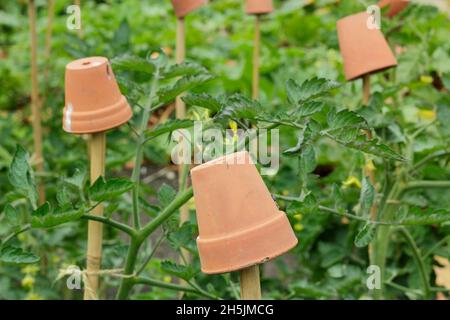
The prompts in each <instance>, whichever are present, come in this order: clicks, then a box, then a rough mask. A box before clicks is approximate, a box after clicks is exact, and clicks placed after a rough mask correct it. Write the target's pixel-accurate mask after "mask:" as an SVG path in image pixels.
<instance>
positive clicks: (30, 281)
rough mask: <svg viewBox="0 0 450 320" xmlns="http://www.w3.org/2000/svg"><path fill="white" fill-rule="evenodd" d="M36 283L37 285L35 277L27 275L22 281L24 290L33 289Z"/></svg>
mask: <svg viewBox="0 0 450 320" xmlns="http://www.w3.org/2000/svg"><path fill="white" fill-rule="evenodd" d="M34 283H35V280H34V277H33V276H31V275H29V274H27V275H26V276H25V277H24V278H23V279H22V287H24V288H28V289H31V288H32V287H33V286H34Z"/></svg>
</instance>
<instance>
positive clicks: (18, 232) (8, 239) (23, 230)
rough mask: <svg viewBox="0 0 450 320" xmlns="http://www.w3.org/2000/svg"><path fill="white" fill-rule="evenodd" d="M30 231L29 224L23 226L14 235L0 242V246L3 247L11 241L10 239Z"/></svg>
mask: <svg viewBox="0 0 450 320" xmlns="http://www.w3.org/2000/svg"><path fill="white" fill-rule="evenodd" d="M30 229H31V225H30V224H26V225H24V226H23V227H22V228H21V229H19V230H17V231H16V232H14V233H11V234H10V235H9V236H7V237H6V238H5V239H4V240H3V241H2V242H0V244H1V246H4V245H5V244H7V243H8V242H9V241H11V240H12V239H14V238H15V237H17V236H18V235H19V234H21V233H23V232H25V231H28V230H30ZM1 246H0V247H1Z"/></svg>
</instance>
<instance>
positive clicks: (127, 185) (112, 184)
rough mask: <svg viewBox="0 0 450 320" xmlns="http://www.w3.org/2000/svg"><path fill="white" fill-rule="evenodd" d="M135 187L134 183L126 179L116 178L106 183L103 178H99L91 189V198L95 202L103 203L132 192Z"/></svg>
mask: <svg viewBox="0 0 450 320" xmlns="http://www.w3.org/2000/svg"><path fill="white" fill-rule="evenodd" d="M133 186H134V184H133V182H131V181H130V180H128V179H125V178H115V179H110V180H108V181H105V179H104V178H103V177H99V178H98V179H97V180H96V181H95V183H94V184H93V185H92V186H91V187H90V188H89V196H90V199H91V200H93V201H97V202H103V201H106V200H111V199H113V198H116V197H118V196H120V195H122V194H124V193H125V192H127V191H129V190H131V189H132V188H133Z"/></svg>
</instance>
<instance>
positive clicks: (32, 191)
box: [8, 145, 38, 206]
mask: <svg viewBox="0 0 450 320" xmlns="http://www.w3.org/2000/svg"><path fill="white" fill-rule="evenodd" d="M8 178H9V181H10V182H11V184H12V185H13V186H14V188H16V190H17V191H18V192H19V193H20V194H21V195H22V196H24V197H26V198H28V200H29V201H30V203H31V204H32V205H33V206H35V205H36V204H37V199H38V194H37V191H36V184H35V182H34V175H33V170H32V169H31V167H30V165H29V163H28V153H27V152H26V151H25V149H24V148H22V147H21V146H20V145H17V149H16V152H15V154H14V157H13V160H12V162H11V165H10V168H9V172H8Z"/></svg>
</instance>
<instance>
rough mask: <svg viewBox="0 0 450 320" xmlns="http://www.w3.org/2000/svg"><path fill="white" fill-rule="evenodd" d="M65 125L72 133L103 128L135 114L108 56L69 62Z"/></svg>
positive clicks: (118, 124)
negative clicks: (121, 90) (123, 93)
mask: <svg viewBox="0 0 450 320" xmlns="http://www.w3.org/2000/svg"><path fill="white" fill-rule="evenodd" d="M65 81H66V83H65V92H66V97H65V98H66V105H65V107H64V116H63V129H64V130H65V131H67V132H70V133H93V132H102V131H106V130H108V129H112V128H115V127H118V126H120V125H122V124H124V123H126V122H127V121H128V120H130V118H131V116H132V112H131V108H130V106H129V105H128V102H127V99H126V98H125V97H124V96H123V95H122V94H121V93H120V90H119V86H118V85H117V82H116V78H115V77H114V73H113V71H112V69H111V65H110V64H109V61H108V59H107V58H104V57H90V58H83V59H79V60H75V61H72V62H70V63H69V64H68V65H67V66H66V80H65Z"/></svg>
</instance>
